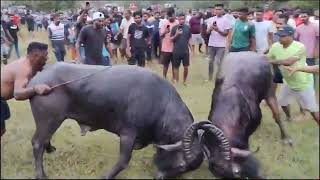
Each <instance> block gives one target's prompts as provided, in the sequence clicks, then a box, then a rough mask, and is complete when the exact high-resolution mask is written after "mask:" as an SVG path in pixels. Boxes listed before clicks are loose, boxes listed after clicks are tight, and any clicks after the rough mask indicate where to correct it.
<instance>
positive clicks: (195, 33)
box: [189, 11, 204, 55]
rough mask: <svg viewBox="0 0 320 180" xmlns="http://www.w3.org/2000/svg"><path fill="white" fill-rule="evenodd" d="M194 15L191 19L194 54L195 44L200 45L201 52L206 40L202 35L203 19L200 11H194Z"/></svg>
mask: <svg viewBox="0 0 320 180" xmlns="http://www.w3.org/2000/svg"><path fill="white" fill-rule="evenodd" d="M192 14H193V16H192V18H191V19H190V21H189V25H190V29H191V34H192V37H191V42H190V44H191V46H192V54H193V55H194V52H195V51H194V48H195V45H199V52H200V53H202V51H201V46H202V44H203V43H204V40H203V38H202V36H201V26H202V24H203V19H202V17H201V14H200V12H199V11H193V13H192Z"/></svg>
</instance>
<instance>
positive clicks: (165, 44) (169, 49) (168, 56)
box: [160, 11, 179, 80]
mask: <svg viewBox="0 0 320 180" xmlns="http://www.w3.org/2000/svg"><path fill="white" fill-rule="evenodd" d="M167 17H168V21H165V22H164V24H163V26H162V28H161V29H160V37H161V39H162V43H161V46H162V47H161V64H162V65H163V77H164V78H165V79H166V78H167V73H168V68H169V65H170V63H171V64H172V63H173V42H172V40H171V37H170V33H171V31H172V29H173V27H175V26H176V25H178V24H179V23H178V21H176V17H175V16H174V12H173V11H168V12H167ZM172 72H173V66H172ZM173 79H174V77H173V78H172V80H173Z"/></svg>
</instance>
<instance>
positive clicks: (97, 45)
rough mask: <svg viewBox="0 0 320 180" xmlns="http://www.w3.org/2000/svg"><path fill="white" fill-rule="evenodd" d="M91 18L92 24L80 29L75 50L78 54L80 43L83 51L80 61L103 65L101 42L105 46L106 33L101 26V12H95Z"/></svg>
mask: <svg viewBox="0 0 320 180" xmlns="http://www.w3.org/2000/svg"><path fill="white" fill-rule="evenodd" d="M92 20H93V24H89V25H86V26H85V27H83V28H82V29H81V31H80V34H79V38H78V40H77V43H76V50H77V54H79V51H80V44H81V43H82V44H83V45H84V52H85V59H84V60H82V62H84V64H90V65H103V55H102V49H103V44H104V43H105V45H106V46H107V36H106V34H107V33H106V30H105V29H104V28H103V21H104V15H103V14H102V13H101V12H95V13H94V14H93V16H92ZM78 57H79V56H78Z"/></svg>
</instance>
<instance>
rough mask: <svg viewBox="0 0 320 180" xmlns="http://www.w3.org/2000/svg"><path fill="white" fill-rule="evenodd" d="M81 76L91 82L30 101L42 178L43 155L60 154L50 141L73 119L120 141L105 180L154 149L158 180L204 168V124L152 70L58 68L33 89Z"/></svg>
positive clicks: (51, 69) (60, 65) (40, 76)
mask: <svg viewBox="0 0 320 180" xmlns="http://www.w3.org/2000/svg"><path fill="white" fill-rule="evenodd" d="M80 77H87V78H81V80H78V81H73V82H72V83H69V84H65V85H63V86H60V87H57V88H55V89H53V91H52V92H51V93H50V94H49V95H47V96H34V97H33V98H31V99H30V104H31V109H32V113H33V116H34V119H35V124H36V131H35V134H34V136H33V138H32V145H33V155H34V158H35V168H36V177H37V178H46V174H45V172H44V169H43V153H44V150H46V151H47V152H52V151H54V150H55V148H54V147H53V146H52V145H51V143H50V139H51V137H52V135H53V134H54V133H55V131H56V130H57V129H58V128H59V126H60V125H61V124H62V122H63V121H64V120H65V119H68V118H69V119H73V120H76V121H77V123H78V124H79V125H80V127H81V129H82V132H83V133H85V132H86V131H88V130H89V131H94V130H98V129H104V130H106V131H109V132H112V133H114V134H116V135H118V136H119V137H120V156H119V160H118V162H117V163H116V165H115V166H114V167H113V168H112V170H111V171H110V172H109V173H108V175H107V176H106V178H114V177H115V176H116V175H117V174H118V173H119V172H120V171H121V170H123V169H125V168H126V167H127V165H128V163H129V161H130V158H131V154H132V151H133V149H135V150H138V149H141V148H144V147H146V146H147V145H149V144H154V145H155V146H156V149H157V152H156V154H155V157H154V163H155V164H156V166H157V167H158V175H157V178H167V177H175V176H178V175H180V174H182V173H183V172H187V171H191V170H194V169H196V168H198V167H199V166H200V165H201V163H202V162H203V159H204V156H203V151H202V149H201V146H200V141H199V138H198V134H197V133H194V132H195V130H196V129H198V128H199V127H200V126H202V125H203V124H202V123H194V119H193V117H192V114H191V113H190V111H189V109H188V108H187V106H186V105H185V103H184V102H183V101H182V99H181V98H180V96H179V94H178V93H177V91H176V90H175V88H174V87H173V86H172V85H171V84H170V83H169V82H167V81H166V80H164V79H162V78H160V77H159V76H158V75H156V74H154V73H152V72H151V71H149V70H146V69H143V68H140V67H135V66H128V65H119V66H113V67H103V66H89V65H78V64H67V63H57V64H55V65H52V66H51V67H49V68H46V69H45V70H43V72H41V73H39V74H37V75H36V76H35V77H34V78H33V79H32V80H31V82H30V83H29V84H28V86H29V87H32V86H34V85H36V84H41V83H45V84H48V85H49V86H55V85H57V84H60V83H64V82H68V81H69V80H73V79H78V78H80ZM191 141H192V143H191ZM102 143H103V142H102Z"/></svg>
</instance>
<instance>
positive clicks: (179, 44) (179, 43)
mask: <svg viewBox="0 0 320 180" xmlns="http://www.w3.org/2000/svg"><path fill="white" fill-rule="evenodd" d="M185 20H186V17H185V15H184V14H183V13H181V14H179V15H178V22H179V24H178V25H176V26H174V27H173V28H172V31H171V40H172V41H173V43H174V45H173V46H174V47H173V62H172V66H173V83H178V82H179V66H180V64H181V62H182V64H183V84H184V85H185V86H186V85H187V77H188V67H189V65H190V55H189V46H190V44H189V41H190V38H191V30H190V27H189V26H188V25H186V24H185Z"/></svg>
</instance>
